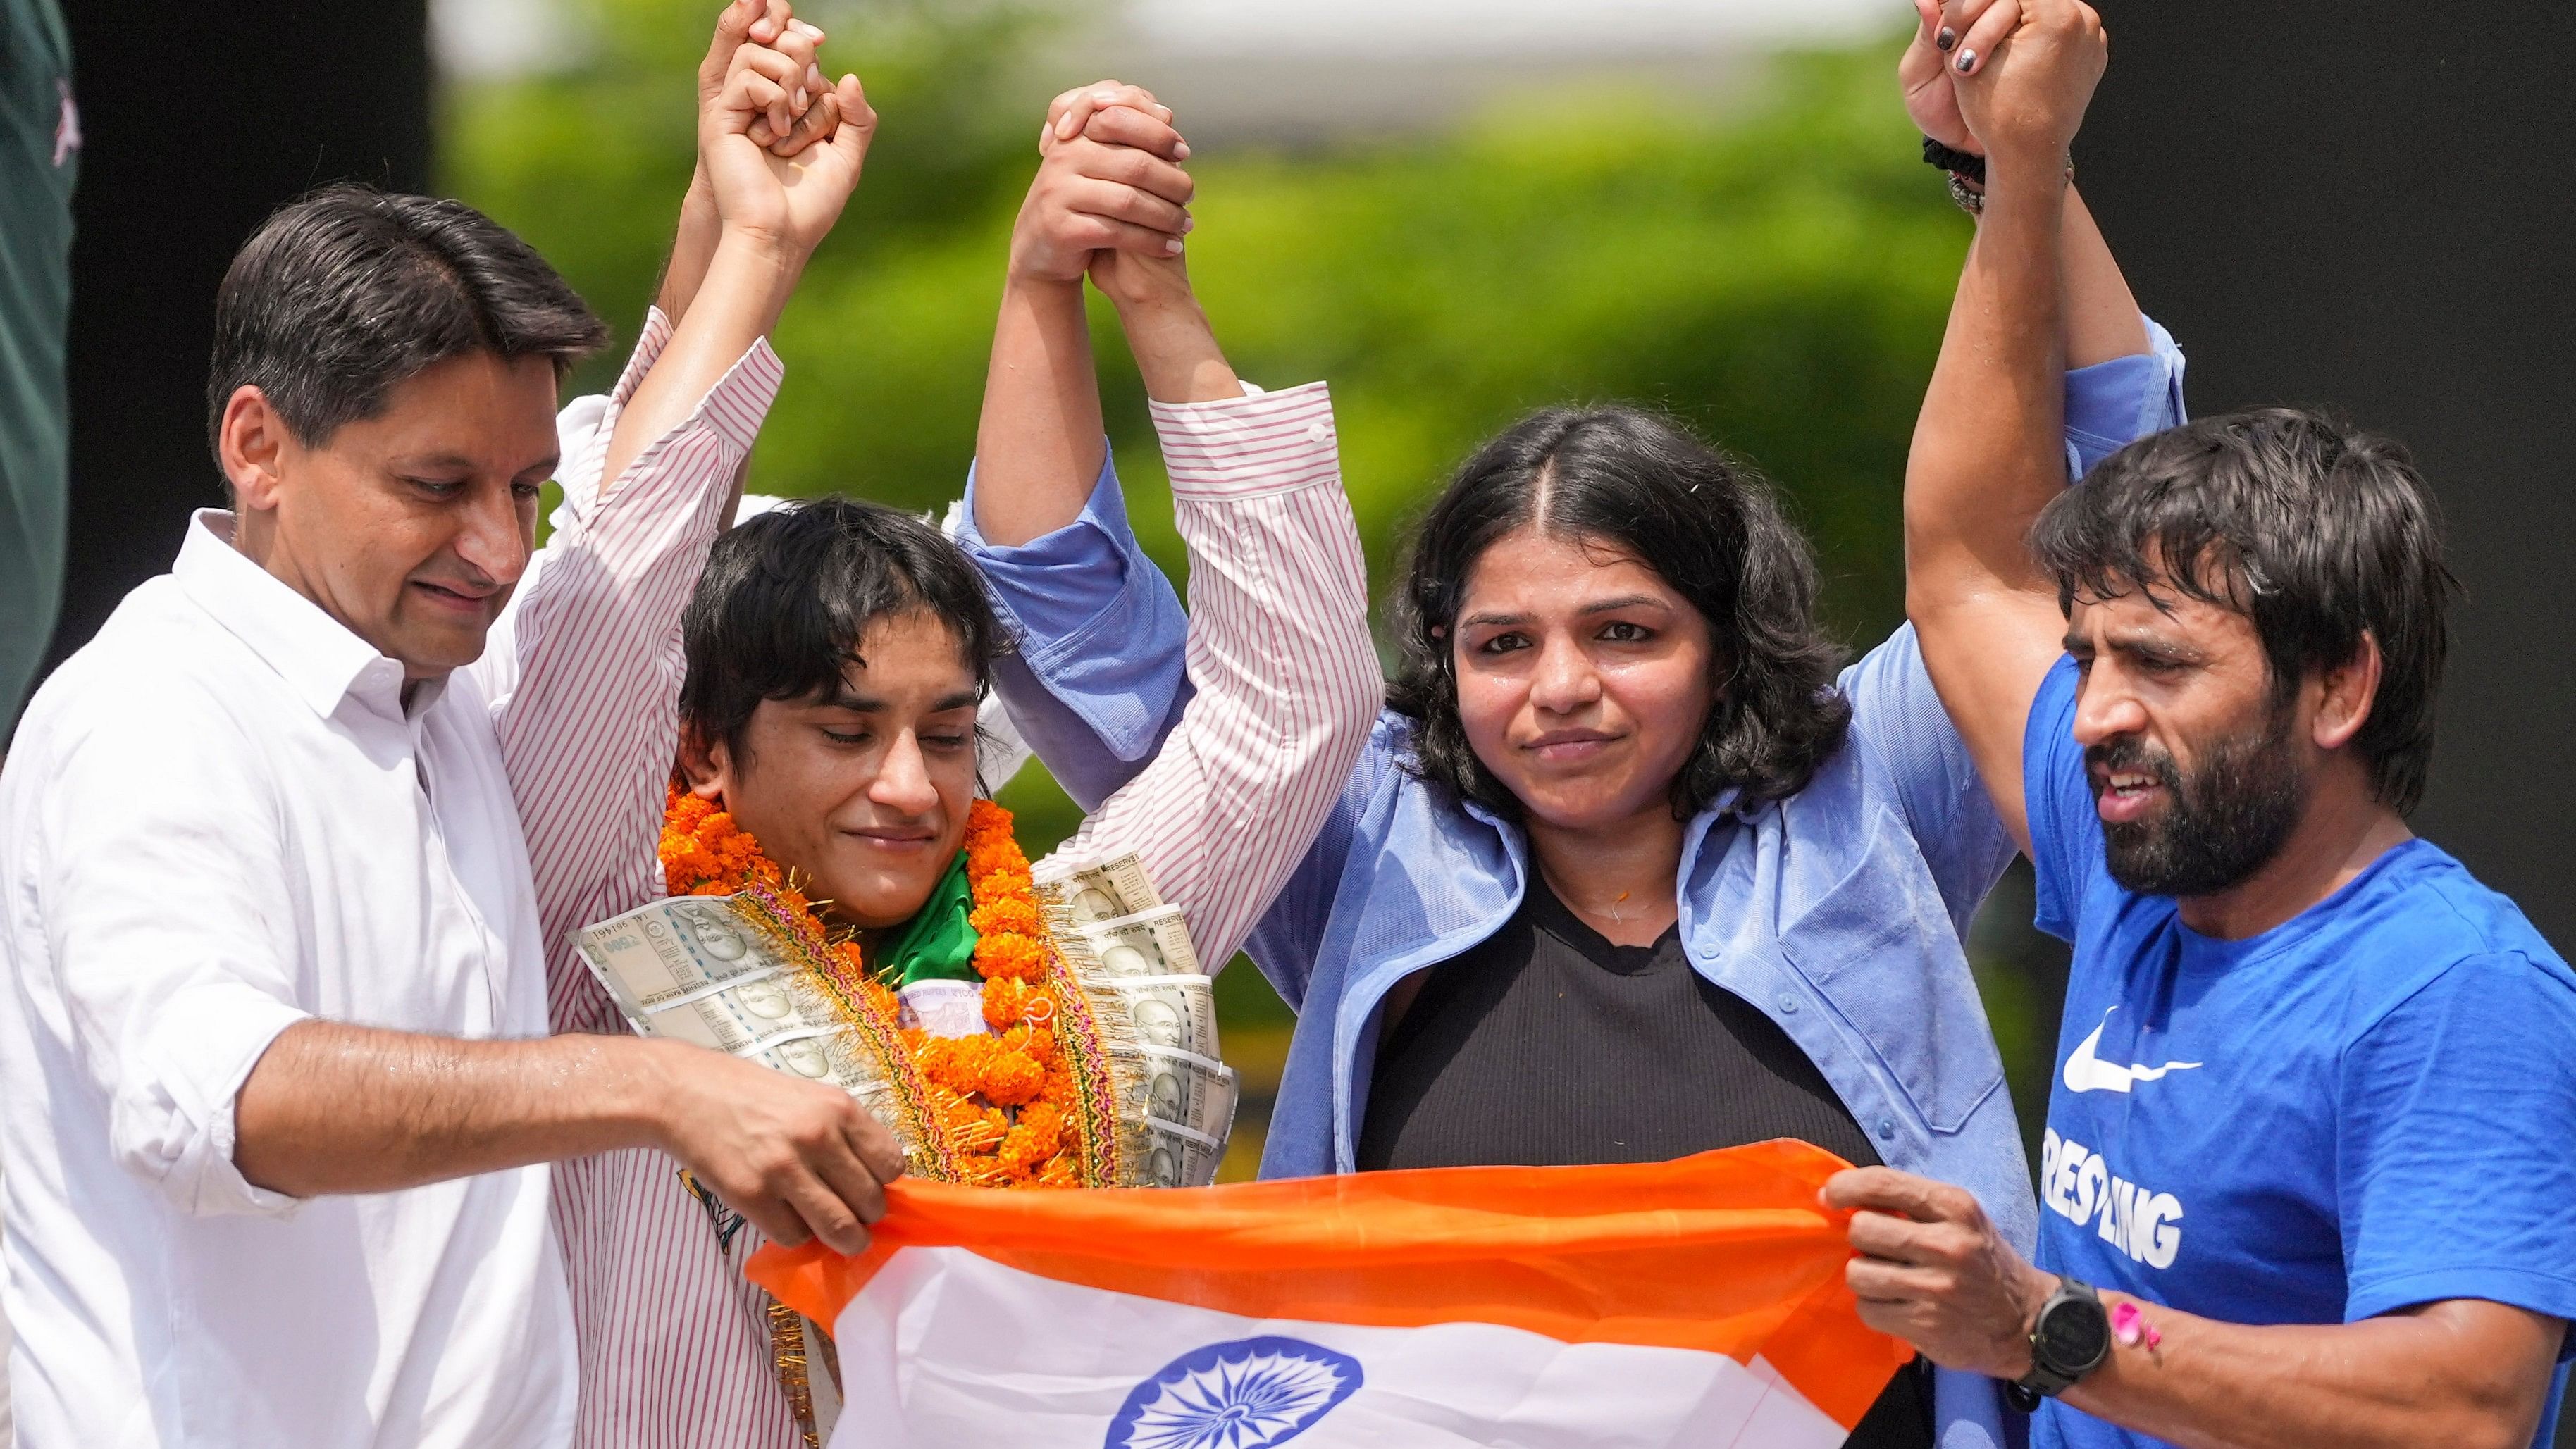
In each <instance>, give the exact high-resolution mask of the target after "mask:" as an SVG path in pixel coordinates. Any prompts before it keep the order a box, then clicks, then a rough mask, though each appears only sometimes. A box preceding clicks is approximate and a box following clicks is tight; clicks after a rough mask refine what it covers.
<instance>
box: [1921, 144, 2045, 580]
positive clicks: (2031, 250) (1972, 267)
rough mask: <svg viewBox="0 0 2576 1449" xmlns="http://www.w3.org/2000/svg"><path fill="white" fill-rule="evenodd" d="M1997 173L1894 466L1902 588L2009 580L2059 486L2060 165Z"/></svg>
mask: <svg viewBox="0 0 2576 1449" xmlns="http://www.w3.org/2000/svg"><path fill="white" fill-rule="evenodd" d="M1989 164H1990V172H1989V174H1990V175H1994V176H1995V177H1996V184H1995V185H1994V186H1993V187H1992V188H1991V189H1990V190H1989V192H1988V194H1987V201H1986V210H1985V214H1984V216H1983V217H1982V219H1981V221H1980V224H1979V225H1978V228H1977V235H1976V239H1975V241H1974V242H1972V243H1971V244H1970V246H1969V250H1968V260H1967V265H1966V267H1965V268H1964V269H1963V270H1962V271H1961V273H1960V277H1959V290H1958V293H1957V296H1956V298H1955V300H1954V301H1953V302H1952V304H1951V307H1950V320H1949V325H1948V327H1947V329H1946V331H1945V332H1944V333H1943V336H1942V340H1941V354H1940V358H1939V360H1938V361H1937V362H1936V363H1935V364H1934V367H1933V371H1932V381H1931V385H1930V386H1929V387H1928V388H1927V389H1926V391H1925V393H1924V398H1923V412H1922V416H1921V418H1920V419H1919V420H1918V421H1917V423H1916V425H1915V431H1914V445H1913V449H1912V453H1911V456H1910V457H1909V458H1908V460H1907V465H1906V475H1905V533H1906V568H1907V584H1908V591H1909V594H1912V593H1915V592H1917V591H1919V590H1921V589H1922V588H1923V586H1925V585H1926V584H1931V585H1934V586H1936V587H1938V586H1942V585H1949V584H1954V583H1986V582H1997V581H1999V582H2004V583H2008V584H2009V583H2019V582H2022V581H2025V580H2027V579H2028V577H2029V576H2030V574H2031V566H2030V564H2029V562H2028V558H2027V555H2026V552H2025V550H2024V549H2023V546H2022V538H2023V534H2024V532H2025V531H2026V530H2027V528H2028V526H2029V523H2030V520H2031V519H2032V518H2034V517H2035V516H2037V514H2038V512H2039V510H2040V509H2042V508H2044V507H2046V506H2047V504H2048V501H2049V500H2050V499H2052V498H2054V497H2056V496H2057V494H2058V492H2059V491H2061V490H2062V489H2063V488H2064V487H2065V486H2066V480H2065V472H2066V469H2065V463H2064V456H2065V454H2064V445H2063V442H2062V435H2063V433H2064V428H2065V374H2066V352H2065V342H2064V333H2063V320H2062V314H2063V312H2064V310H2065V307H2064V298H2063V293H2062V287H2063V277H2062V273H2061V264H2060V251H2061V247H2062V246H2063V234H2064V227H2065V219H2066V215H2067V211H2068V206H2067V202H2066V195H2065V194H2066V186H2065V183H2064V180H2063V178H2062V176H2050V175H2048V174H2047V173H2045V172H2040V173H2039V174H2030V173H2032V172H2038V171H2039V168H2036V167H2024V168H2023V173H2024V174H2021V175H2010V174H2008V173H2006V166H2007V164H2008V163H2006V162H2004V161H2003V160H2002V159H2001V158H1997V160H1995V161H1993V162H1990V163H1989Z"/></svg>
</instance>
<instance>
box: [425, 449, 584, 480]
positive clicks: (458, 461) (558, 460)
mask: <svg viewBox="0 0 2576 1449" xmlns="http://www.w3.org/2000/svg"><path fill="white" fill-rule="evenodd" d="M482 466H483V465H482V464H481V463H479V462H477V461H476V460H474V459H472V458H469V457H467V456H465V455H464V454H463V453H427V454H423V455H420V456H418V457H411V458H397V459H395V460H394V463H393V468H394V471H395V472H398V473H407V472H410V471H412V470H414V469H420V468H436V469H448V470H454V471H460V472H466V473H477V472H480V471H482ZM562 466H563V455H562V454H560V453H548V454H547V455H546V456H545V457H544V458H542V459H540V460H539V461H537V462H534V463H530V464H529V465H528V466H526V467H525V468H522V469H520V470H519V471H518V472H516V473H513V474H511V475H510V476H511V477H513V478H525V477H526V476H528V475H529V474H531V473H542V474H545V475H547V476H549V477H551V476H553V474H554V471H555V470H556V469H558V468H560V467H562Z"/></svg>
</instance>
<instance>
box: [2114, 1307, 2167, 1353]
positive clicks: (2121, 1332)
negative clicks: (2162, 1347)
mask: <svg viewBox="0 0 2576 1449" xmlns="http://www.w3.org/2000/svg"><path fill="white" fill-rule="evenodd" d="M2111 1336H2112V1337H2113V1338H2116V1339H2118V1340H2120V1342H2122V1343H2124V1344H2127V1345H2128V1346H2129V1347H2131V1348H2136V1347H2137V1346H2138V1345H2139V1344H2141V1343H2143V1344H2145V1345H2146V1346H2147V1347H2149V1348H2153V1347H2155V1346H2156V1345H2157V1344H2160V1343H2162V1342H2164V1341H2165V1336H2164V1335H2163V1334H2161V1333H2158V1332H2156V1326H2155V1325H2154V1324H2152V1323H2149V1322H2148V1321H2147V1315H2145V1314H2144V1313H2141V1312H2139V1311H2138V1305H2136V1304H2135V1303H2121V1304H2117V1305H2115V1306H2114V1307H2113V1308H2112V1309H2111Z"/></svg>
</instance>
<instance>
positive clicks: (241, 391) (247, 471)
mask: <svg viewBox="0 0 2576 1449" xmlns="http://www.w3.org/2000/svg"><path fill="white" fill-rule="evenodd" d="M294 442H295V439H294V436H293V435H292V434H290V433H289V432H288V431H287V428H286V419H284V418H283V417H280V416H279V415H278V412H277V409H276V408H275V407H273V406H271V405H270V403H269V401H268V394H267V393H264V392H262V391H260V390H259V389H258V388H256V387H253V386H251V385H250V384H248V383H244V384H242V385H241V386H240V387H237V388H234V389H233V395H232V396H231V397H230V398H228V399H226V400H225V402H224V416H223V420H222V421H221V422H219V423H217V424H216V425H215V454H216V456H217V457H218V458H219V459H220V460H221V461H222V463H223V468H224V481H225V482H226V483H229V484H231V485H232V490H233V507H234V508H235V509H237V510H240V511H243V512H255V513H266V512H268V511H269V510H271V509H274V508H275V507H277V500H278V492H279V488H280V485H281V483H282V481H283V479H284V476H285V468H284V466H283V465H284V460H285V456H286V452H287V450H288V449H289V448H291V447H292V446H293V445H294Z"/></svg>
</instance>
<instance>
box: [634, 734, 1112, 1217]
mask: <svg viewBox="0 0 2576 1449" xmlns="http://www.w3.org/2000/svg"><path fill="white" fill-rule="evenodd" d="M661 858H662V871H663V877H664V881H665V884H666V885H667V886H668V888H669V890H670V893H671V894H673V895H732V894H735V893H737V892H740V891H744V890H756V891H758V893H760V894H762V895H764V896H767V897H771V898H773V899H775V900H776V901H777V902H778V903H779V904H780V905H781V906H782V907H783V908H784V909H785V910H786V911H788V912H789V913H790V914H792V915H794V916H796V917H797V918H798V921H799V924H801V925H806V926H810V927H811V929H812V931H813V933H814V935H815V937H816V938H817V939H820V940H822V941H824V942H826V943H828V946H829V949H830V950H831V951H832V952H833V953H834V955H835V956H836V957H837V959H836V960H835V961H833V962H832V963H831V965H832V966H835V967H839V968H841V969H839V970H835V971H833V973H832V974H833V976H834V977H835V978H836V979H835V980H833V981H832V982H830V983H828V984H829V985H830V986H832V987H835V988H838V989H837V990H836V991H834V992H833V993H832V994H833V995H834V998H835V999H836V1000H842V1001H846V1000H847V999H848V998H849V997H850V996H851V995H853V994H864V997H865V999H866V1001H867V1004H868V1005H869V1006H870V1007H872V1008H874V1009H875V1010H877V1011H879V1012H881V1013H883V1019H884V1020H887V1021H891V1020H894V1019H896V1013H897V1010H898V1008H897V1004H896V1002H895V998H894V993H893V992H892V991H890V990H888V989H887V988H886V986H885V985H884V984H883V983H882V982H879V981H878V980H877V979H876V978H875V976H874V975H873V974H872V973H871V972H869V971H868V970H867V969H866V964H865V962H864V961H863V959H862V958H861V955H860V951H859V943H858V941H857V939H856V937H855V936H854V935H853V934H851V933H849V932H839V933H835V932H832V931H829V930H827V929H825V928H824V926H823V924H822V922H821V920H820V919H819V918H818V916H817V915H816V913H815V911H814V908H813V905H812V903H811V902H810V901H808V900H807V899H806V897H805V895H804V893H803V892H802V891H801V890H799V889H798V888H797V886H796V884H795V882H794V881H793V879H792V878H791V877H790V876H789V875H788V873H787V872H785V871H782V870H780V869H779V867H778V866H777V865H776V864H775V863H774V862H772V861H771V860H770V859H769V858H768V857H767V856H766V855H763V854H762V853H761V850H760V845H759V842H757V841H755V840H754V839H753V838H752V837H751V835H750V834H749V833H748V832H746V831H744V830H742V829H741V828H740V827H738V826H737V825H735V824H734V820H733V817H732V815H731V814H729V813H728V812H726V811H723V810H720V809H718V808H716V806H715V804H714V802H712V801H709V800H705V799H702V798H700V797H698V796H696V795H694V794H691V793H689V792H688V791H686V790H683V789H681V788H679V787H678V786H677V785H674V786H673V788H672V790H671V795H670V801H669V804H668V807H667V809H666V812H665V814H664V817H663V823H662V841H661ZM966 882H967V888H968V891H969V892H970V894H971V896H972V899H973V901H974V909H973V911H972V912H971V913H970V914H969V915H968V917H967V922H968V924H970V925H972V926H973V927H974V928H975V931H976V936H977V940H976V943H975V955H974V964H975V970H976V972H977V974H979V975H981V976H982V977H983V978H984V1019H985V1020H986V1021H987V1022H989V1023H990V1024H991V1025H992V1027H993V1029H994V1031H995V1032H996V1033H997V1034H996V1035H991V1036H974V1037H934V1036H931V1035H930V1034H928V1033H927V1032H924V1031H921V1030H920V1029H918V1028H905V1029H902V1030H901V1031H899V1032H898V1033H897V1036H898V1037H899V1039H900V1042H901V1047H902V1049H903V1050H904V1051H905V1052H906V1053H907V1054H908V1055H909V1056H910V1057H911V1059H912V1062H913V1064H914V1065H915V1067H916V1068H917V1069H918V1071H919V1073H920V1077H921V1080H922V1082H923V1083H924V1084H925V1086H926V1088H927V1092H928V1095H929V1097H930V1101H929V1102H928V1103H927V1104H926V1105H927V1107H928V1108H929V1111H928V1112H927V1113H926V1114H925V1118H926V1121H927V1123H928V1125H929V1127H930V1129H931V1130H932V1131H934V1132H936V1133H937V1134H938V1137H939V1139H940V1140H939V1141H938V1142H936V1143H933V1144H925V1145H926V1146H927V1147H928V1148H929V1149H930V1150H929V1151H928V1152H927V1153H925V1154H923V1156H924V1157H926V1159H927V1160H928V1161H929V1162H930V1163H932V1164H935V1165H936V1166H937V1167H938V1168H939V1169H941V1170H942V1173H943V1175H953V1177H954V1179H955V1180H956V1181H959V1182H964V1183H969V1184H974V1185H977V1186H985V1187H1080V1186H1082V1185H1083V1182H1084V1179H1085V1176H1086V1173H1085V1170H1084V1169H1085V1167H1086V1164H1085V1162H1084V1160H1083V1154H1084V1144H1083V1141H1082V1136H1083V1134H1082V1133H1080V1132H1078V1131H1075V1130H1073V1127H1072V1119H1076V1118H1086V1117H1093V1116H1096V1115H1097V1112H1098V1103H1099V1099H1100V1098H1101V1097H1102V1096H1103V1095H1104V1094H1103V1093H1101V1092H1099V1091H1098V1090H1096V1089H1095V1090H1086V1089H1085V1086H1086V1083H1085V1078H1086V1076H1088V1075H1091V1073H1086V1072H1085V1071H1084V1070H1083V1069H1082V1065H1081V1064H1080V1063H1077V1062H1075V1061H1073V1060H1070V1059H1069V1058H1068V1055H1067V1051H1066V1046H1065V1043H1064V1041H1063V1039H1062V1037H1061V1036H1060V1035H1059V1033H1058V1032H1057V1031H1056V1030H1055V1029H1053V1028H1054V1027H1055V1026H1056V1025H1057V1024H1058V1017H1059V1002H1058V996H1059V994H1060V992H1061V991H1062V989H1063V987H1064V985H1065V984H1066V983H1064V982H1063V981H1062V980H1061V979H1060V978H1059V976H1058V973H1057V971H1056V969H1055V968H1056V962H1055V959H1054V955H1053V952H1052V951H1051V950H1050V948H1049V946H1048V943H1047V937H1046V924H1045V919H1046V918H1045V913H1044V912H1043V911H1042V910H1041V909H1040V908H1039V906H1038V903H1037V897H1036V893H1035V887H1034V885H1033V884H1032V883H1031V881H1030V879H1029V858H1028V856H1027V855H1026V854H1025V853H1023V852H1022V851H1021V849H1020V845H1019V841H1018V840H1017V839H1015V838H1014V837H1013V836H1012V834H1011V813H1010V812H1009V811H1007V810H1005V809H1003V808H1002V807H1001V806H999V805H996V804H994V803H993V802H992V801H990V800H978V801H976V802H974V805H973V807H972V808H971V809H970V810H969V812H968V814H967V818H966ZM1084 1015H1086V1016H1087V1013H1084ZM1086 1035H1087V1033H1086Z"/></svg>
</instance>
